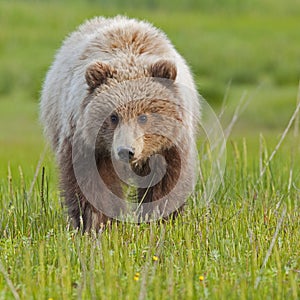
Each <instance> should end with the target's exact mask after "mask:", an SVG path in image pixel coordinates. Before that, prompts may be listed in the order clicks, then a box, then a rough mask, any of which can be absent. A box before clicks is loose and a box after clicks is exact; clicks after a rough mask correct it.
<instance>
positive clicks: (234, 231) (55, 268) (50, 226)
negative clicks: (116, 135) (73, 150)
mask: <svg viewBox="0 0 300 300" xmlns="http://www.w3.org/2000/svg"><path fill="white" fill-rule="evenodd" d="M102 2H103V3H102ZM116 14H126V15H128V16H130V17H136V18H140V19H147V20H149V21H150V22H152V23H154V24H155V25H156V26H157V27H159V28H161V29H162V30H164V31H165V32H166V33H167V35H168V36H169V37H170V39H171V41H172V42H173V43H174V45H175V46H176V48H177V49H178V51H179V52H180V53H181V54H183V56H184V57H185V58H186V60H187V61H188V63H189V65H190V66H191V68H192V70H193V72H194V74H195V79H196V82H197V86H198V88H199V92H200V93H201V94H202V95H203V96H204V98H205V99H206V100H207V102H208V103H209V104H210V105H211V106H212V107H213V108H214V110H215V112H216V114H217V115H220V118H221V123H222V125H223V128H224V131H225V133H230V134H228V139H227V149H226V153H227V164H226V170H225V175H224V179H223V182H222V183H221V186H220V188H219V189H218V191H217V193H216V194H215V195H214V197H213V199H211V201H210V202H208V203H202V202H201V201H200V200H199V199H200V197H201V195H202V194H203V193H204V192H205V191H204V188H203V182H202V181H201V180H200V181H199V184H198V186H197V189H196V191H195V193H194V194H193V195H192V196H191V197H190V199H188V201H187V205H186V210H185V213H184V214H183V215H181V216H179V217H178V218H177V219H176V220H174V221H172V222H171V221H170V222H167V223H163V224H161V223H159V222H158V223H150V224H141V225H139V226H138V225H135V224H130V223H123V224H122V223H120V224H113V225H112V227H111V228H110V229H109V230H106V231H104V232H102V233H99V234H96V233H92V234H91V235H87V234H86V235H82V234H80V233H78V232H76V231H74V230H73V229H72V228H71V227H70V225H69V223H68V218H67V216H66V213H65V210H64V209H63V207H62V205H61V203H62V199H61V198H60V195H59V190H58V185H57V170H56V166H55V162H54V158H53V155H52V154H51V151H50V150H49V149H48V147H47V146H46V144H45V141H44V138H43V134H42V129H41V126H40V124H39V121H38V109H39V107H38V101H39V95H40V90H41V86H42V83H43V78H44V77H45V74H46V71H47V69H48V67H49V65H50V64H51V61H52V60H53V56H54V54H55V51H56V49H57V48H58V47H59V46H60V44H61V42H62V40H63V38H64V37H65V36H66V35H67V34H68V33H70V32H71V31H72V30H74V29H75V28H76V27H77V26H78V25H79V24H80V23H82V22H83V21H84V20H85V19H87V18H90V17H92V16H96V15H104V16H114V15H116ZM299 28H300V4H299V1H296V0H295V1H294V0H287V1H280V0H274V1H270V0H261V1H258V0H256V1H255V0H254V1H250V0H247V1H243V2H242V1H239V2H238V1H233V0H231V1H219V4H218V5H217V4H214V3H213V2H212V1H209V0H204V1H201V3H200V1H195V0H188V1H181V2H180V1H178V0H174V1H172V2H170V1H167V0H161V1H158V0H152V1H151V0H148V1H121V0H114V1H110V2H109V1H107V2H104V1H96V0H94V1H93V0H90V1H79V0H75V1H71V0H67V1H25V0H24V1H9V0H7V1H5V0H2V1H0V299H54V300H56V299H299V298H300V132H299V130H300V129H299V117H298V116H296V115H295V114H294V118H292V116H293V113H294V111H295V109H296V106H297V103H300V91H299V79H300V50H299V49H300V34H299ZM297 99H298V100H297ZM240 103H241V107H242V109H241V110H240V111H238V112H237V114H236V115H237V119H235V111H236V108H237V107H239V104H240ZM232 120H233V121H234V122H233V121H232ZM290 121H293V122H290ZM289 122H290V124H289ZM233 123H234V126H233V128H232V130H229V129H230V127H231V124H233ZM288 124H289V125H290V126H288ZM286 128H288V129H289V130H287V131H286V132H285V129H286Z"/></svg>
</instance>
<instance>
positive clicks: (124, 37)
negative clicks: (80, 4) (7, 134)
mask: <svg viewBox="0 0 300 300" xmlns="http://www.w3.org/2000/svg"><path fill="white" fill-rule="evenodd" d="M199 115H200V105H199V101H198V94H197V91H196V88H195V84H194V81H193V78H192V75H191V72H190V70H189V68H188V66H187V64H186V62H185V61H184V59H183V58H182V57H181V56H180V55H179V54H178V52H177V51H176V50H175V49H174V47H173V46H172V44H171V42H170V41H169V40H168V38H167V37H166V35H165V34H164V33H163V32H161V31H160V30H158V29H156V28H155V27H153V26H152V25H150V24H149V23H147V22H144V21H137V20H135V19H128V18H126V17H122V16H118V17H115V18H109V19H106V18H102V17H97V18H94V19H92V20H90V21H87V22H86V23H84V24H83V25H81V26H80V27H79V28H78V29H77V30H76V31H75V32H73V33H72V34H71V35H70V36H69V37H67V39H66V40H65V41H64V43H63V45H62V47H61V49H60V50H59V51H58V52H57V54H56V57H55V60H54V63H53V64H52V67H51V68H50V70H49V71H48V73H47V76H46V79H45V82H44V86H43V91H42V97H41V103H40V118H41V121H42V123H43V125H44V128H45V134H46V136H47V138H48V139H49V141H50V143H51V145H52V148H53V150H54V151H55V154H56V158H57V162H58V166H59V171H60V185H61V189H62V194H63V197H64V198H65V203H66V206H67V208H68V212H69V216H70V217H71V219H72V220H73V223H74V226H75V227H80V226H83V230H84V231H90V230H91V229H94V230H99V229H100V228H102V226H103V224H104V225H105V224H106V223H107V221H109V220H111V219H122V216H126V215H127V216H128V212H129V213H132V212H133V211H134V212H135V213H136V216H137V218H133V219H134V221H136V222H141V221H143V220H146V219H145V218H147V220H149V218H153V219H157V218H166V217H168V215H170V214H171V213H173V214H174V213H176V212H178V211H179V210H180V209H181V208H182V206H183V204H184V201H185V200H186V198H187V196H188V195H189V193H190V192H191V191H192V189H193V186H194V184H195V181H196V172H195V167H196V162H197V153H196V152H197V151H196V150H195V145H196V131H197V124H198V121H199ZM132 185H133V186H134V187H135V188H136V194H134V195H135V196H134V197H132V198H134V199H133V200H132V201H131V202H128V201H126V199H127V198H128V197H127V196H128V195H126V191H127V190H128V189H127V190H126V188H124V186H125V187H126V186H132ZM131 205H133V206H131ZM128 207H129V210H128Z"/></svg>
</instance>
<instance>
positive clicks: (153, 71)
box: [149, 59, 177, 80]
mask: <svg viewBox="0 0 300 300" xmlns="http://www.w3.org/2000/svg"><path fill="white" fill-rule="evenodd" d="M149 73H150V76H151V77H159V78H166V79H171V80H175V79H176V76H177V69H176V66H175V64H174V63H173V62H172V61H169V60H164V59H162V60H159V61H157V62H156V63H154V64H153V65H152V66H150V70H149Z"/></svg>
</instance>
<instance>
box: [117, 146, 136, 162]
mask: <svg viewBox="0 0 300 300" xmlns="http://www.w3.org/2000/svg"><path fill="white" fill-rule="evenodd" d="M117 152H118V156H119V158H120V160H123V161H129V160H131V159H132V158H133V156H134V150H133V149H132V148H131V147H118V149H117Z"/></svg>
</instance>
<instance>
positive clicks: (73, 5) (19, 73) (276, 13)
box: [0, 0, 300, 175]
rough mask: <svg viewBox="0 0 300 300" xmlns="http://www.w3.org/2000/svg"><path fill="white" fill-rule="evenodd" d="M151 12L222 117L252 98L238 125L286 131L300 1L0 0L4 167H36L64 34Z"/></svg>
mask: <svg viewBox="0 0 300 300" xmlns="http://www.w3.org/2000/svg"><path fill="white" fill-rule="evenodd" d="M116 14H126V15H128V16H129V17H135V18H139V19H146V20H148V21H150V22H152V23H154V25H155V26H157V27H159V28H161V29H162V30H163V31H165V32H166V33H167V35H168V36H169V38H170V39H171V41H172V42H173V44H174V45H175V47H176V48H177V49H178V51H179V52H180V53H181V54H182V55H183V56H184V57H185V59H186V60H187V62H188V63H189V65H190V66H191V68H192V70H193V72H194V74H195V78H196V82H197V86H198V89H199V92H200V93H201V94H202V95H203V96H204V98H205V99H206V100H207V101H208V102H209V103H210V104H211V105H212V106H213V108H214V109H215V110H216V112H219V111H220V109H221V105H222V102H223V99H224V97H225V95H227V96H226V99H227V101H226V110H225V114H224V116H223V124H224V126H226V124H228V122H229V120H230V118H231V115H232V112H233V110H234V108H235V107H236V106H237V103H238V102H239V101H240V99H241V98H242V97H243V95H246V97H248V98H249V99H251V101H250V102H249V104H248V106H247V108H246V110H244V112H243V113H242V114H241V115H240V118H239V121H238V122H237V124H236V126H235V130H234V132H233V135H235V136H238V137H244V136H246V137H249V138H250V137H251V136H252V137H255V138H256V137H257V136H258V134H259V133H260V132H262V133H263V134H264V135H265V136H267V137H270V138H274V137H275V138H276V137H278V134H279V133H280V132H282V131H283V129H284V127H285V126H286V124H287V122H288V120H289V118H290V116H291V114H292V112H293V110H294V109H295V104H296V98H297V91H298V82H299V79H300V1H298V0H285V1H281V0H253V1H250V0H245V1H237V0H228V1H224V0H220V1H212V0H203V1H199V0H187V1H179V0H173V1H168V0H145V1H139V0H135V1H128V0H127V1H122V0H112V1H108V0H107V1H105V0H102V1H99V0H90V1H88V0H87V1H79V0H74V1H71V0H70V1H4V0H1V1H0V162H1V166H0V174H1V175H3V174H5V173H6V172H7V166H8V164H10V165H12V167H15V166H18V165H19V164H22V165H24V163H25V164H26V165H28V167H30V168H32V169H34V166H35V165H36V163H37V161H38V159H39V155H40V153H41V152H42V149H43V148H44V138H43V135H42V130H41V126H40V124H39V121H38V101H39V96H40V90H41V86H42V83H43V78H44V77H45V74H46V72H47V69H48V68H49V66H50V64H51V62H52V60H53V58H54V54H55V51H56V49H58V48H59V47H60V45H61V42H62V40H63V39H64V37H65V36H66V35H67V34H68V33H70V32H71V31H73V30H74V29H75V28H76V27H77V26H78V25H79V24H81V23H82V22H83V21H84V20H85V19H88V18H90V17H93V16H97V15H103V16H114V15H116Z"/></svg>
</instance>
